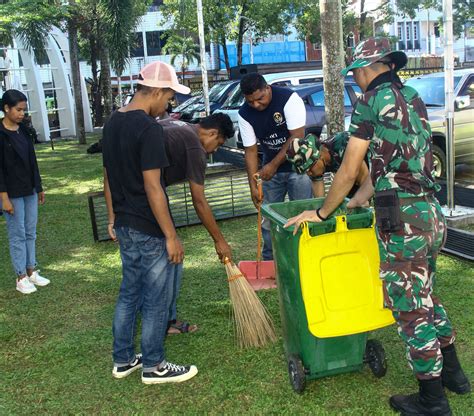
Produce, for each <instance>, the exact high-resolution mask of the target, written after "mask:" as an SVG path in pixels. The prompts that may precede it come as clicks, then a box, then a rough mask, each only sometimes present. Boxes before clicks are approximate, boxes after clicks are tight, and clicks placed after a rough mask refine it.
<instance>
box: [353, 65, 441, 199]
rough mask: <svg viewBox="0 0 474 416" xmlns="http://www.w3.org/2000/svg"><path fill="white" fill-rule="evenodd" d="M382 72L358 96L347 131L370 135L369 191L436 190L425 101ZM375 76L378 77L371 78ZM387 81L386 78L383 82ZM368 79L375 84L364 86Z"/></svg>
mask: <svg viewBox="0 0 474 416" xmlns="http://www.w3.org/2000/svg"><path fill="white" fill-rule="evenodd" d="M387 74H389V73H385V74H382V75H379V77H377V78H376V79H375V80H374V81H372V83H371V85H369V88H368V89H367V91H366V92H365V93H364V94H363V95H361V96H360V98H359V100H358V101H357V103H356V105H355V108H354V111H353V112H352V118H351V126H350V128H349V133H350V134H351V135H352V136H355V137H358V138H360V139H364V140H370V141H371V142H370V146H369V160H370V174H371V178H372V184H373V185H374V188H375V191H376V192H378V191H383V190H387V189H398V190H400V191H402V192H406V193H409V194H415V195H423V194H426V193H432V192H434V191H436V190H438V189H439V185H437V184H436V182H435V181H434V178H433V154H432V139H431V128H430V126H429V124H428V114H427V111H426V107H425V104H424V103H423V101H422V100H421V98H420V97H419V95H418V93H417V92H416V91H415V90H414V89H413V88H411V87H406V86H402V87H401V88H398V87H397V86H396V85H395V84H393V83H392V82H390V80H389V79H388V77H387ZM377 79H379V81H380V80H381V81H382V82H379V83H377ZM384 80H388V82H383V81H384ZM373 84H377V85H375V87H373V88H370V87H371V86H372V85H373Z"/></svg>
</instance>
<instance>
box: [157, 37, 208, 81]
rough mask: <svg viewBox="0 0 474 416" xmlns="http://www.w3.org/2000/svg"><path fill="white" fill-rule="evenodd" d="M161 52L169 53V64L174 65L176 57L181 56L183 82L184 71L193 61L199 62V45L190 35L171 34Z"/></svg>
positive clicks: (182, 79)
mask: <svg viewBox="0 0 474 416" xmlns="http://www.w3.org/2000/svg"><path fill="white" fill-rule="evenodd" d="M163 53H164V54H166V55H171V65H173V66H174V64H175V62H176V58H178V57H180V58H181V62H180V64H181V81H182V82H184V73H185V71H186V68H187V67H188V66H189V64H190V63H191V62H193V61H197V62H199V46H198V45H197V44H196V42H195V40H194V39H193V38H192V37H190V36H179V35H177V34H172V35H171V36H170V37H169V38H168V39H167V41H166V45H165V46H164V47H163Z"/></svg>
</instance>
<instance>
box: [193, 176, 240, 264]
mask: <svg viewBox="0 0 474 416" xmlns="http://www.w3.org/2000/svg"><path fill="white" fill-rule="evenodd" d="M189 187H190V189H191V196H192V198H193V205H194V209H195V210H196V213H197V215H198V217H199V219H200V220H201V221H202V224H203V225H204V227H206V230H207V232H208V233H209V235H210V236H211V237H212V239H213V240H214V246H215V248H216V253H217V255H218V256H219V259H220V260H221V261H224V258H226V257H227V258H228V259H230V260H232V252H231V249H230V246H229V244H227V241H225V238H224V236H223V235H222V233H221V231H220V229H219V226H218V225H217V222H216V220H215V218H214V215H213V213H212V210H211V207H210V206H209V203H208V202H207V199H206V196H205V194H204V186H203V185H198V184H197V183H195V182H192V181H189Z"/></svg>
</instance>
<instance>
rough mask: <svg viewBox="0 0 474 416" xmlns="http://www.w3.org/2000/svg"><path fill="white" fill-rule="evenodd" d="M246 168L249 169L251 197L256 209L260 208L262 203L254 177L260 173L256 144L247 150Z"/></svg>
mask: <svg viewBox="0 0 474 416" xmlns="http://www.w3.org/2000/svg"><path fill="white" fill-rule="evenodd" d="M245 166H246V167H247V176H248V180H249V186H250V196H251V197H252V201H253V204H254V205H255V208H258V206H259V205H260V204H261V202H262V201H261V200H260V198H259V195H258V189H257V182H256V181H255V179H254V177H253V175H255V174H256V173H257V171H258V152H257V145H256V144H254V145H253V146H250V147H246V148H245Z"/></svg>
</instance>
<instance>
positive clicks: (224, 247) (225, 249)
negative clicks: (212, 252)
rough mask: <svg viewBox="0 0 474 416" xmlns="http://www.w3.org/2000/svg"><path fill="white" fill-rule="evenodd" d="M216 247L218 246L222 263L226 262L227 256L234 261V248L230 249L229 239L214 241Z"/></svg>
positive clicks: (217, 251)
mask: <svg viewBox="0 0 474 416" xmlns="http://www.w3.org/2000/svg"><path fill="white" fill-rule="evenodd" d="M214 247H215V248H216V253H217V255H218V256H219V260H220V261H221V262H222V263H224V259H225V258H226V257H227V258H228V259H229V260H231V261H232V250H231V249H230V246H229V244H227V241H225V240H221V241H216V242H215V243H214Z"/></svg>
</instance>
